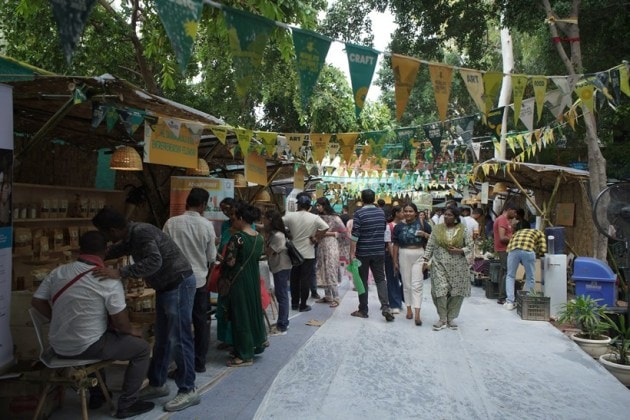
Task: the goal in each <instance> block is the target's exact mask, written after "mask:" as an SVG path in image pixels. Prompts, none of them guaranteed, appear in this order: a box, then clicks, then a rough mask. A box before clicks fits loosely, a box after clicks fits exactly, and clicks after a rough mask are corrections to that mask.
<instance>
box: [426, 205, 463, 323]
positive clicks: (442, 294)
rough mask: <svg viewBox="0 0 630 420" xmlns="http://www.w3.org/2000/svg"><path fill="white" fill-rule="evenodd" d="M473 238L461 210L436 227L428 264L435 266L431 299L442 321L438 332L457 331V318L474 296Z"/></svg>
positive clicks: (450, 212)
mask: <svg viewBox="0 0 630 420" xmlns="http://www.w3.org/2000/svg"><path fill="white" fill-rule="evenodd" d="M472 245H473V242H472V234H471V233H469V232H468V229H466V225H465V224H464V223H461V221H460V219H459V210H458V209H457V208H452V207H449V208H447V209H446V210H445V211H444V223H440V224H437V225H435V227H434V228H433V232H431V237H430V238H429V242H428V244H427V249H426V251H425V253H424V259H425V261H426V262H425V264H427V262H429V261H430V265H431V297H432V298H433V303H434V304H435V307H436V308H437V312H438V315H439V317H440V319H439V320H438V322H436V323H435V324H433V329H434V330H435V331H439V330H442V329H444V328H446V327H447V326H448V328H451V329H457V324H456V323H455V318H457V317H458V316H459V310H460V309H461V307H462V303H463V302H464V297H466V296H470V264H469V263H468V261H472V257H473V255H472Z"/></svg>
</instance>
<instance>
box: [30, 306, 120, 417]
mask: <svg viewBox="0 0 630 420" xmlns="http://www.w3.org/2000/svg"><path fill="white" fill-rule="evenodd" d="M28 313H29V315H30V316H31V320H32V321H33V326H34V327H35V334H36V335H37V341H38V343H39V348H40V354H39V360H40V361H41V362H42V363H43V364H44V365H45V366H46V367H47V368H48V369H50V372H49V375H48V378H47V379H46V384H45V386H44V390H43V391H42V394H41V396H40V398H39V402H38V404H37V409H36V410H35V415H34V416H33V418H34V419H38V418H39V416H40V412H41V410H42V408H43V407H44V403H45V402H46V397H47V396H48V393H49V392H50V391H51V389H52V388H53V387H54V386H55V385H70V386H72V387H73V388H75V389H77V392H78V393H79V396H80V398H81V412H82V415H83V419H84V420H88V410H87V395H86V390H87V389H88V388H91V387H93V386H96V385H97V384H98V385H99V386H100V387H101V390H102V391H103V395H104V396H105V400H106V401H107V403H108V404H109V408H110V410H111V413H112V414H113V413H114V412H115V407H114V403H113V402H112V399H111V398H110V396H109V391H108V390H107V388H106V386H105V382H104V381H103V378H102V376H101V374H100V372H99V369H101V368H103V367H105V366H107V365H109V364H111V361H103V360H97V359H62V358H60V357H58V356H57V355H56V354H55V352H54V351H53V349H52V348H51V347H50V346H49V345H48V341H47V335H46V334H45V333H44V328H45V326H46V325H47V324H49V323H50V320H49V319H48V318H46V317H45V316H44V315H42V314H41V313H40V312H39V311H38V310H37V309H35V308H29V310H28ZM68 368H71V369H72V371H71V373H70V374H66V373H65V371H67V369H68ZM92 373H94V375H95V376H96V379H94V378H90V377H89V375H90V374H92Z"/></svg>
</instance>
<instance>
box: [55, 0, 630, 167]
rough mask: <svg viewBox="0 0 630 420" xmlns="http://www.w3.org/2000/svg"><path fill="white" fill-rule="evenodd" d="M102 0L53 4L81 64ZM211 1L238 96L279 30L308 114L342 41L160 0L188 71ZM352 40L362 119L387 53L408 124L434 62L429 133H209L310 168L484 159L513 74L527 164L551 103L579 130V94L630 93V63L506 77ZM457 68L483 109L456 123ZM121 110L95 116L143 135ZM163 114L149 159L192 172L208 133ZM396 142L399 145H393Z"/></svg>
mask: <svg viewBox="0 0 630 420" xmlns="http://www.w3.org/2000/svg"><path fill="white" fill-rule="evenodd" d="M94 2H95V0H54V1H53V0H51V3H52V6H53V14H54V16H55V19H56V20H57V24H58V27H59V33H60V38H61V41H62V44H63V49H64V54H65V56H66V59H67V60H68V62H70V60H71V58H72V52H73V50H74V47H75V46H76V44H77V43H78V40H79V38H80V36H81V33H82V32H83V28H84V26H85V22H86V21H87V18H88V17H89V14H90V11H91V8H92V7H93V5H94ZM204 4H207V5H209V6H211V7H214V8H219V9H220V10H221V11H222V16H223V20H224V22H225V24H226V28H227V30H228V40H229V47H230V51H231V55H232V60H233V66H234V79H235V85H236V91H237V94H238V95H239V96H240V97H241V98H244V97H245V96H246V95H247V93H248V92H249V91H251V90H252V89H258V88H259V87H260V86H259V85H258V84H259V83H261V81H262V78H260V77H258V74H259V73H260V68H261V63H262V56H263V51H264V49H265V48H266V47H267V44H268V41H269V38H270V36H271V34H272V31H274V30H275V28H276V27H279V28H282V29H284V30H286V31H290V32H291V37H292V39H293V45H294V48H295V57H296V59H295V60H296V69H297V72H298V75H299V78H298V79H299V85H300V94H301V101H300V103H301V107H302V108H303V109H305V108H306V106H307V105H308V103H309V100H310V96H311V94H312V92H313V89H314V86H315V84H316V82H317V79H318V77H319V73H320V72H321V69H322V68H323V65H324V63H325V59H326V55H327V54H328V50H329V47H330V44H331V42H333V41H335V42H341V41H337V40H333V39H332V38H328V37H326V36H323V35H321V34H317V33H315V32H312V31H308V30H304V29H300V28H296V27H291V26H289V25H287V24H285V23H282V22H277V21H273V20H270V19H266V18H264V17H262V16H259V15H255V14H252V13H248V12H245V11H242V10H238V9H234V8H231V7H228V6H225V5H222V4H220V3H216V2H214V1H211V0H191V1H188V2H174V1H170V0H155V5H156V10H157V12H158V15H159V17H160V19H161V21H162V23H163V24H164V27H165V30H166V32H167V35H168V37H169V39H170V41H171V44H172V47H173V50H174V52H175V55H176V57H177V61H178V63H179V65H180V68H181V69H182V71H184V70H185V68H186V65H187V63H188V60H189V58H190V53H191V50H192V46H193V43H194V40H195V37H196V33H197V29H198V22H199V17H200V14H201V10H202V8H203V5H204ZM550 23H553V22H550ZM344 44H345V50H346V53H347V57H348V64H349V69H350V78H351V85H352V89H353V94H354V101H355V113H356V116H357V117H358V116H359V115H360V113H361V110H362V109H363V107H364V104H365V97H366V96H367V93H368V91H369V88H370V85H371V81H372V77H373V74H374V70H375V67H376V64H377V60H378V56H379V55H381V54H384V55H388V56H390V57H391V62H392V69H393V72H394V76H395V98H396V116H397V119H399V120H400V119H401V118H402V115H403V114H404V110H405V108H406V105H407V102H408V99H409V96H410V94H411V92H412V90H413V87H414V85H415V80H416V78H417V74H418V71H419V69H420V67H421V66H422V65H426V66H427V67H428V71H429V76H430V80H431V83H432V87H433V91H434V96H435V101H436V107H437V110H438V115H439V118H440V121H439V122H435V123H430V124H425V125H423V126H422V127H421V129H420V127H404V128H398V129H395V130H393V133H394V136H392V134H391V133H392V132H391V131H386V132H369V133H365V132H364V133H336V134H323V133H308V134H305V133H285V136H284V138H283V137H281V136H278V135H277V134H278V133H265V132H259V131H253V130H249V129H245V128H233V127H230V126H221V127H218V126H211V127H206V128H210V130H212V132H213V133H214V134H215V135H216V136H217V138H219V140H220V141H221V142H222V143H224V144H226V146H227V147H228V150H230V152H231V153H232V155H233V156H234V155H235V153H236V151H237V149H240V151H241V153H242V154H243V155H244V156H247V155H248V153H250V151H252V150H253V151H254V152H255V153H257V154H259V155H262V154H266V155H267V156H269V157H273V153H274V137H275V138H276V145H275V153H277V154H278V155H279V154H280V153H283V154H288V155H290V156H291V157H292V158H293V159H296V160H298V161H299V160H301V161H302V162H304V164H305V165H314V162H321V160H322V159H323V158H324V157H325V156H326V153H328V156H336V155H337V153H340V154H341V155H342V156H343V158H344V160H345V162H346V164H347V165H349V164H351V163H352V162H354V161H355V160H356V159H358V160H359V162H363V161H364V160H365V156H374V155H375V156H377V158H379V159H380V160H381V163H383V162H384V161H383V160H385V161H386V160H388V159H392V158H396V157H397V158H399V159H403V164H405V161H406V160H408V161H409V162H410V163H411V164H413V165H417V163H418V160H419V159H420V160H424V161H426V162H428V163H432V162H433V161H437V160H439V159H438V158H439V157H440V155H441V154H442V155H444V154H449V155H450V156H449V157H450V160H451V161H453V160H454V157H455V151H456V150H457V149H458V145H460V144H463V145H465V146H466V147H467V148H470V149H472V150H473V152H475V153H478V148H479V146H475V145H476V144H478V143H473V142H472V132H473V128H474V124H475V122H476V121H478V120H479V119H482V120H483V122H484V123H485V124H487V125H488V127H490V129H491V130H493V132H494V133H495V134H496V135H497V136H498V135H499V133H500V131H501V122H500V121H499V116H502V115H503V111H504V109H503V107H501V108H493V107H494V104H495V103H496V99H497V96H498V93H499V91H500V90H501V85H502V81H503V79H504V77H506V76H509V77H511V79H512V86H513V88H512V94H513V103H512V104H511V105H510V108H511V110H512V113H513V122H514V125H515V126H516V124H518V122H519V121H521V122H522V123H523V124H524V125H525V127H526V128H527V130H528V133H526V134H520V135H516V136H513V137H508V138H509V139H510V140H506V141H507V144H508V146H509V147H510V148H511V149H512V150H513V151H515V150H516V145H517V144H518V145H519V147H520V148H521V149H523V150H524V152H523V153H524V154H523V153H522V154H521V155H519V157H518V159H524V158H525V157H527V156H529V157H531V154H532V153H535V151H536V150H540V148H541V146H540V144H542V145H543V146H544V145H545V144H546V143H548V142H551V141H552V139H553V130H552V129H549V128H548V127H545V128H534V115H537V121H540V120H541V117H542V112H543V108H544V105H545V104H546V103H547V104H548V108H549V109H550V111H551V112H552V113H553V114H554V116H555V117H556V119H557V120H558V121H563V120H564V118H568V122H569V123H570V124H571V125H572V126H573V125H574V124H575V120H576V119H577V116H576V113H575V111H574V108H575V107H574V106H573V107H571V104H572V103H573V95H574V94H575V95H576V96H577V98H578V100H579V101H581V103H582V104H584V106H585V107H586V108H587V109H588V110H589V111H590V112H595V111H596V107H597V106H600V107H601V106H603V105H602V104H605V103H607V104H608V105H610V106H611V107H613V108H615V107H616V106H617V105H618V104H619V103H620V102H621V100H622V93H623V94H625V95H626V96H630V84H629V82H628V74H629V66H628V64H627V63H623V64H620V65H618V66H615V67H613V68H611V69H608V70H605V71H600V72H596V73H588V74H580V75H574V76H542V75H526V74H510V75H506V74H504V73H502V72H495V71H482V70H475V69H469V68H460V67H455V66H449V65H446V64H443V63H434V62H430V61H426V60H422V59H419V58H414V57H408V56H404V55H400V54H395V53H384V52H381V51H378V50H375V49H372V48H369V47H365V46H360V45H354V44H351V43H347V42H346V43H344ZM455 72H459V74H460V76H461V78H462V80H463V82H464V84H465V86H466V88H467V90H468V93H469V94H470V96H471V98H472V99H473V102H474V103H475V105H476V106H477V108H478V111H479V112H480V113H479V114H475V115H472V116H467V117H461V118H456V119H451V120H448V119H447V118H446V116H447V110H448V103H449V99H450V93H451V85H452V83H453V74H454V73H455ZM549 81H552V82H553V83H554V84H555V86H556V87H557V89H555V90H548V87H549ZM530 83H531V86H532V89H533V92H534V97H532V98H525V99H524V98H523V96H524V93H525V92H526V88H527V86H528V84H530ZM75 100H81V98H78V99H77V98H75ZM567 107H570V110H569V112H568V113H565V109H566V108H567ZM119 111H120V110H113V109H111V108H107V107H105V109H100V110H96V111H95V114H98V115H104V117H103V118H104V119H105V120H106V121H107V124H108V129H110V130H111V128H110V127H113V125H111V124H115V122H116V121H117V117H118V118H120V119H121V120H122V121H123V123H124V124H126V125H125V126H126V127H128V131H129V132H130V133H133V131H135V129H137V127H138V126H139V125H140V123H141V122H140V123H138V121H140V120H142V119H143V118H144V119H146V117H147V116H146V115H142V111H141V110H131V109H129V110H123V111H122V112H125V113H127V114H126V115H125V116H123V115H121V113H120V112H119ZM116 114H118V115H116ZM153 118H154V119H153V120H152V121H153V122H154V123H153V124H145V160H146V159H147V156H151V157H149V158H148V159H152V160H149V162H152V163H162V159H166V158H163V157H160V156H162V155H165V154H166V153H168V152H179V153H181V154H183V155H186V159H185V161H186V162H185V164H184V165H181V166H184V167H191V166H185V165H193V166H192V167H195V166H196V151H195V153H194V155H195V156H194V157H193V156H192V155H193V147H194V146H196V145H198V143H199V140H198V138H199V135H200V132H201V130H202V129H203V128H204V127H203V126H202V125H200V124H198V123H193V122H186V123H182V122H181V121H178V120H177V119H167V118H165V117H163V118H159V117H155V116H154V117H153ZM155 118H157V120H155ZM101 121H102V119H101ZM161 122H164V125H163V126H162V125H160V124H161ZM195 124H196V125H195ZM147 127H148V128H147ZM156 128H157V129H156ZM182 128H183V130H182ZM228 131H231V132H234V134H235V135H236V142H231V140H230V141H228V136H227V133H228ZM182 133H184V139H183V140H182V139H180V138H178V139H175V138H176V137H177V136H181V135H182ZM422 134H424V137H425V138H426V139H427V140H428V142H429V146H427V147H425V146H426V145H425V144H424V142H422V141H421V140H420V139H421V137H422ZM532 134H533V137H534V138H535V139H536V141H535V142H534V141H533V140H532ZM392 137H393V138H394V139H395V141H391V140H392ZM445 137H446V138H447V139H448V138H450V139H451V144H448V145H446V147H443V145H442V141H443V140H444V138H445ZM512 139H513V140H512ZM175 140H177V141H175ZM147 144H149V145H151V144H153V146H152V147H150V149H147ZM156 146H157V147H156ZM357 146H358V147H357ZM524 146H527V147H524ZM287 151H288V152H287ZM444 152H446V153H444ZM379 154H380V156H379ZM155 159H157V160H155ZM169 164H171V165H172V164H173V162H171V161H169Z"/></svg>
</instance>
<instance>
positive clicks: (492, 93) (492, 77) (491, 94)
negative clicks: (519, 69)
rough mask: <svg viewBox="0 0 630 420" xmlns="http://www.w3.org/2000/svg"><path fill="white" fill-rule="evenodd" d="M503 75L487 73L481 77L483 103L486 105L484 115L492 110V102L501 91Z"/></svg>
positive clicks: (493, 72)
mask: <svg viewBox="0 0 630 420" xmlns="http://www.w3.org/2000/svg"><path fill="white" fill-rule="evenodd" d="M502 79H503V73H499V72H496V71H489V72H487V73H485V74H484V75H483V91H484V102H485V104H486V114H487V113H488V111H489V110H491V109H492V108H494V100H495V98H496V97H497V95H498V93H499V90H500V89H501V80H502Z"/></svg>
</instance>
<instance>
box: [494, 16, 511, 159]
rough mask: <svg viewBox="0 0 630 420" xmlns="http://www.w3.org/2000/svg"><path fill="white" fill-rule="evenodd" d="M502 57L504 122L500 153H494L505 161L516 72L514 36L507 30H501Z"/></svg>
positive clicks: (500, 99)
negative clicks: (508, 122) (514, 72)
mask: <svg viewBox="0 0 630 420" xmlns="http://www.w3.org/2000/svg"><path fill="white" fill-rule="evenodd" d="M501 57H502V60H503V83H502V84H501V94H500V95H499V106H500V107H501V106H503V107H505V108H503V122H502V123H501V146H500V151H498V152H497V151H496V150H495V151H494V157H495V158H497V159H505V152H506V145H505V137H506V133H507V119H508V109H509V106H508V105H509V104H510V98H511V97H512V76H511V74H512V72H513V71H514V50H513V44H512V35H510V30H509V29H507V28H501Z"/></svg>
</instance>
